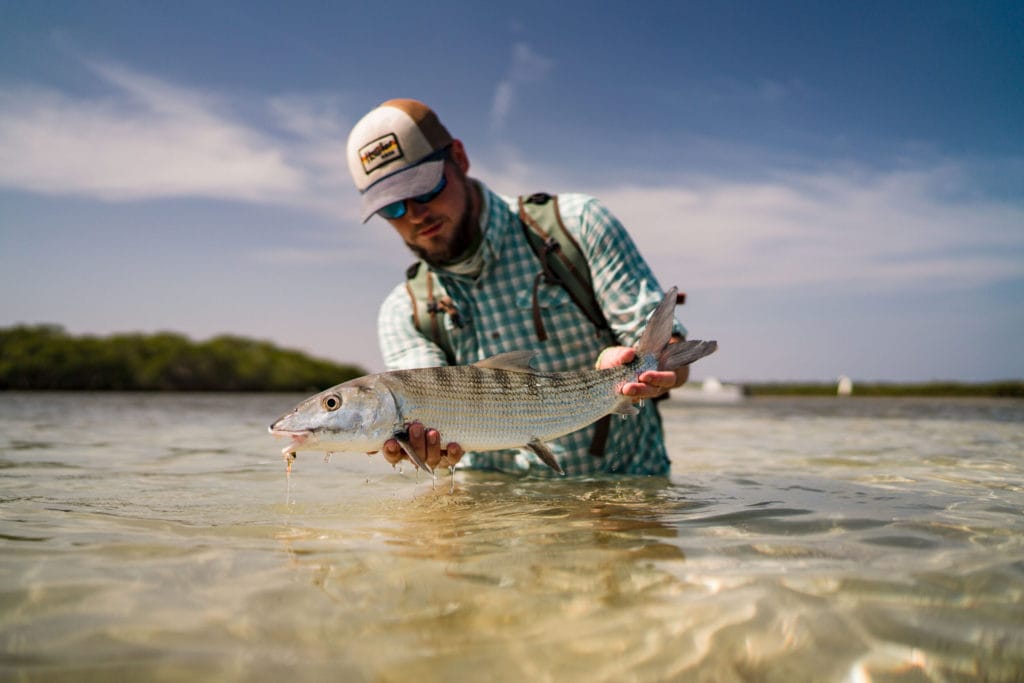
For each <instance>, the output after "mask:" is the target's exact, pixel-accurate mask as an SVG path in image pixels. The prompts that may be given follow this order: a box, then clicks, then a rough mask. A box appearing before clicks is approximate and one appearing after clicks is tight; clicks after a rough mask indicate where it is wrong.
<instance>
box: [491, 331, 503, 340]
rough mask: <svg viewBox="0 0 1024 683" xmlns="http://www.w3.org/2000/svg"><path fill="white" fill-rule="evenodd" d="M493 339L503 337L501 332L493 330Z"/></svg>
mask: <svg viewBox="0 0 1024 683" xmlns="http://www.w3.org/2000/svg"><path fill="white" fill-rule="evenodd" d="M491 339H501V332H491Z"/></svg>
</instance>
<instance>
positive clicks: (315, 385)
mask: <svg viewBox="0 0 1024 683" xmlns="http://www.w3.org/2000/svg"><path fill="white" fill-rule="evenodd" d="M363 374H365V372H364V371H363V370H362V368H359V367H356V366H352V365H340V364H337V363H332V362H329V361H324V360H317V359H314V358H310V357H309V356H307V355H305V354H303V353H300V352H298V351H291V350H286V349H279V348H277V347H275V346H274V345H273V344H270V343H268V342H261V341H253V340H250V339H244V338H242V337H234V336H227V335H225V336H220V337H215V338H213V339H210V340H209V341H205V342H193V341H190V340H189V339H188V338H186V337H184V336H182V335H180V334H174V333H170V332H161V333H158V334H151V335H144V334H117V335H113V336H110V337H102V338H101V337H91V336H82V337H73V336H71V335H69V334H67V333H66V332H65V331H64V329H63V328H61V327H59V326H57V325H34V326H17V327H10V328H2V329H0V389H84V390H122V391H149V390H171V391H309V392H313V391H318V390H320V389H325V388H327V387H329V386H333V385H335V384H337V383H339V382H344V381H346V380H349V379H352V378H354V377H358V376H360V375H363Z"/></svg>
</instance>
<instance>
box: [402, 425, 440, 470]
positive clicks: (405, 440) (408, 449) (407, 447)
mask: <svg viewBox="0 0 1024 683" xmlns="http://www.w3.org/2000/svg"><path fill="white" fill-rule="evenodd" d="M394 438H395V441H397V442H398V445H399V446H401V447H402V452H404V453H405V454H406V455H407V456H409V460H412V462H413V464H415V465H416V467H419V468H420V469H424V470H426V471H427V472H430V474H434V470H432V469H430V468H429V467H427V463H425V462H423V460H421V459H420V456H418V455H416V450H415V449H414V448H413V447H412V444H411V443H410V442H409V432H395V434H394Z"/></svg>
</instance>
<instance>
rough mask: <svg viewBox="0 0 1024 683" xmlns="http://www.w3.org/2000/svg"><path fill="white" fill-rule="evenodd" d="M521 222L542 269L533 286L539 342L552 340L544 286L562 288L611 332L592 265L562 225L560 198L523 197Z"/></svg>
mask: <svg viewBox="0 0 1024 683" xmlns="http://www.w3.org/2000/svg"><path fill="white" fill-rule="evenodd" d="M519 220H520V222H521V223H522V225H523V232H524V233H525V234H526V239H527V241H528V242H529V244H530V248H532V249H533V251H534V253H536V254H537V258H538V259H540V263H541V268H542V270H541V272H540V273H538V274H537V277H536V279H535V280H534V282H533V326H534V329H535V331H536V332H537V338H538V339H540V341H546V340H547V338H548V334H547V330H545V329H544V321H543V319H542V318H541V314H540V302H539V300H538V292H539V289H540V284H541V282H546V283H547V284H554V285H558V286H560V287H562V289H564V290H565V291H566V292H567V293H568V294H569V298H571V299H572V300H573V303H575V304H576V306H577V307H578V308H579V309H580V311H582V312H583V314H584V315H585V316H586V317H587V319H588V320H590V322H592V323H594V327H596V328H597V329H598V330H608V329H611V328H610V327H609V325H608V321H607V320H605V317H604V312H603V311H602V310H601V305H600V304H598V302H597V297H596V296H595V295H594V284H593V281H592V280H591V276H590V265H589V264H588V263H587V258H586V256H585V255H584V254H583V249H582V248H581V247H580V245H579V243H578V242H577V241H576V239H575V238H574V237H573V236H572V235H571V234H569V231H568V230H566V228H565V224H564V223H562V216H561V214H560V212H559V210H558V197H557V196H552V195H549V194H547V193H545V192H537V193H536V194H532V195H529V196H520V197H519Z"/></svg>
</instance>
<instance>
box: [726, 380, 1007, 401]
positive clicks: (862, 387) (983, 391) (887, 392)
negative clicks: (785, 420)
mask: <svg viewBox="0 0 1024 683" xmlns="http://www.w3.org/2000/svg"><path fill="white" fill-rule="evenodd" d="M744 390H745V392H746V393H747V394H748V395H750V396H835V395H836V385H835V383H834V382H833V383H829V384H815V383H787V382H778V383H769V384H746V385H744ZM853 395H854V396H936V397H938V396H947V397H971V396H973V397H992V398H1024V381H1020V380H1006V381H1001V382H981V383H977V384H967V383H961V382H924V383H921V384H897V383H891V384H890V383H885V382H876V383H864V384H858V383H857V382H854V384H853Z"/></svg>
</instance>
